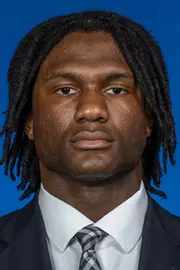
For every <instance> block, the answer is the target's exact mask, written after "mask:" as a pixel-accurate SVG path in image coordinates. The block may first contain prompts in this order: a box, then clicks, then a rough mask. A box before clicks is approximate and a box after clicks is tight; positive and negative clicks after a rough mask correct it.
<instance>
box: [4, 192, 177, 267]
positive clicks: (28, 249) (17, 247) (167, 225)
mask: <svg viewBox="0 0 180 270" xmlns="http://www.w3.org/2000/svg"><path fill="white" fill-rule="evenodd" d="M37 198H38V196H37V195H36V196H35V198H34V199H33V200H32V201H31V202H30V203H28V204H27V205H26V206H25V207H24V208H22V209H21V210H17V211H15V212H13V213H10V214H8V215H6V216H4V217H1V218H0V270H52V266H51V262H50V257H49V252H48V247H47V243H46V232H45V227H44V223H43V219H42V216H41V212H40V209H39V206H38V199H37ZM117 226H118V224H117ZM132 228H133V224H132ZM60 233H62V234H63V232H60ZM138 269H139V270H180V218H178V217H175V216H174V215H172V214H170V213H169V212H167V211H166V210H165V209H163V208H162V207H161V206H160V205H158V204H157V203H156V202H155V201H154V200H153V199H151V198H150V196H148V210H147V214H146V218H145V222H144V228H143V241H142V248H141V254H140V262H139V268H138ZM59 270H61V266H59ZM113 270H116V269H113ZM127 270H129V269H127Z"/></svg>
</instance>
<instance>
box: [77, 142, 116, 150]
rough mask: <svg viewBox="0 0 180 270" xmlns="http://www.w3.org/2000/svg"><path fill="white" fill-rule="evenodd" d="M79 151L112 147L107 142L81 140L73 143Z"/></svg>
mask: <svg viewBox="0 0 180 270" xmlns="http://www.w3.org/2000/svg"><path fill="white" fill-rule="evenodd" d="M73 145H74V146H75V147H76V148H79V149H87V150H90V149H94V150H95V149H104V148H107V147H109V146H110V145H111V142H108V141H105V140H80V141H76V142H74V143H73Z"/></svg>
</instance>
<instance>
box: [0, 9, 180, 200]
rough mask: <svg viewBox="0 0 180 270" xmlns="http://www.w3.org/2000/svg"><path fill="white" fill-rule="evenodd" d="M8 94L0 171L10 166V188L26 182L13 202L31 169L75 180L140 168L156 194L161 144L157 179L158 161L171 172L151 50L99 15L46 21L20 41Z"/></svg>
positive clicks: (166, 107)
mask: <svg viewBox="0 0 180 270" xmlns="http://www.w3.org/2000/svg"><path fill="white" fill-rule="evenodd" d="M9 89H10V92H9V107H8V111H7V118H6V122H5V125H4V128H3V130H2V132H1V135H3V134H5V137H6V138H5V144H4V155H3V160H2V163H5V172H6V174H7V173H8V170H10V173H11V178H12V179H14V178H15V176H14V174H13V169H14V167H15V165H17V169H18V173H17V175H18V176H19V175H20V174H21V176H22V183H21V184H20V186H19V188H20V189H25V188H26V187H27V186H26V185H27V184H28V183H29V187H27V189H26V191H25V193H24V196H22V198H24V197H25V196H28V195H29V194H31V193H32V192H34V191H36V190H37V188H38V187H39V183H40V172H39V161H40V166H41V168H42V167H44V168H48V169H49V170H52V171H54V172H57V173H63V174H65V175H66V174H69V175H72V176H74V177H76V178H77V179H79V181H81V178H82V179H84V177H83V176H86V177H85V178H86V179H87V181H91V175H92V176H93V175H95V176H97V177H100V178H99V180H98V181H101V179H104V177H105V178H108V176H109V175H111V174H115V173H120V174H126V173H128V171H131V170H132V169H133V168H134V167H135V166H137V164H138V163H140V162H142V166H143V180H144V183H145V186H146V188H147V189H148V190H149V191H151V192H154V193H159V194H161V195H163V193H161V192H160V191H157V190H155V189H153V188H152V186H151V181H152V180H153V181H154V183H155V185H156V186H157V187H159V184H160V177H161V167H160V162H159V151H160V147H161V146H163V162H164V171H165V172H166V162H167V155H168V154H169V156H170V160H171V163H172V164H174V158H173V155H174V151H175V147H176V134H175V130H174V120H173V117H172V114H171V102H170V98H169V89H168V79H167V74H166V69H165V65H164V62H163V59H162V56H161V52H160V49H159V47H158V45H157V43H156V42H155V41H154V40H153V38H152V37H151V36H150V34H149V33H147V32H146V31H145V30H144V29H143V28H142V27H141V26H140V25H138V24H136V23H134V22H132V21H131V20H129V19H126V18H124V17H121V16H120V15H117V14H115V13H111V12H104V11H98V12H95V11H94V12H93V11H88V12H83V13H78V14H70V15H68V16H63V17H56V18H54V19H52V20H49V21H48V22H45V23H43V24H41V25H39V26H37V27H36V28H34V29H33V30H32V31H31V32H30V33H29V34H28V35H27V36H26V37H25V38H24V39H23V40H22V42H21V43H20V45H19V47H18V49H17V50H16V52H15V55H14V57H13V59H12V61H11V65H10V68H9ZM83 132H86V133H84V134H83ZM94 132H96V133H94ZM13 133H15V137H14V141H13V143H12V145H11V144H10V143H11V137H12V135H13ZM92 134H93V135H92ZM83 136H84V137H83ZM86 136H91V139H92V136H95V137H96V138H95V139H96V141H95V142H94V148H93V147H92V143H91V145H87V142H84V144H83V138H85V137H86ZM103 136H104V137H103ZM80 139H81V143H79V140H80ZM100 140H101V141H100ZM98 143H99V145H98ZM16 162H18V163H17V164H16ZM88 177H89V178H88ZM89 179H90V180H89Z"/></svg>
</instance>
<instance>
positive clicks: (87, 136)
mask: <svg viewBox="0 0 180 270" xmlns="http://www.w3.org/2000/svg"><path fill="white" fill-rule="evenodd" d="M71 142H72V143H73V146H74V147H75V148H78V149H84V150H95V149H105V148H108V147H110V146H111V144H112V142H113V139H112V138H111V137H110V136H109V135H108V134H107V133H104V132H101V131H96V132H88V131H83V132H79V133H78V134H76V135H75V136H73V138H72V140H71Z"/></svg>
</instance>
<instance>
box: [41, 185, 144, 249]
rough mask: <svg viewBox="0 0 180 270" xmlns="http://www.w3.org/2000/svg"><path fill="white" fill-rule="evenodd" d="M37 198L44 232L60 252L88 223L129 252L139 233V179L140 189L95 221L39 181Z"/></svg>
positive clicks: (141, 212) (141, 205) (141, 193)
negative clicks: (49, 190)
mask: <svg viewBox="0 0 180 270" xmlns="http://www.w3.org/2000/svg"><path fill="white" fill-rule="evenodd" d="M38 200H39V206H40V209H41V213H42V216H43V220H44V223H45V228H46V232H47V235H48V237H49V238H50V239H51V241H53V242H54V244H55V245H56V246H57V247H58V248H59V249H60V251H61V252H64V250H65V249H66V247H67V245H68V243H69V241H70V240H71V239H72V237H73V236H74V235H75V234H76V233H77V232H78V231H79V230H81V229H82V228H83V227H85V226H88V225H90V224H94V225H95V226H98V227H99V228H101V229H103V230H104V231H105V232H107V233H108V234H109V235H110V236H112V237H113V239H115V240H116V242H117V243H118V244H119V245H120V247H121V248H122V249H123V251H124V252H125V253H128V252H130V251H131V250H132V249H133V248H134V247H135V245H136V244H137V242H138V241H139V239H140V237H141V234H142V228H143V224H144V218H145V214H146V211H147V205H148V198H147V194H146V191H145V188H144V184H143V181H142V182H141V185H140V189H139V190H138V191H137V192H136V193H135V194H134V195H133V196H132V197H130V198H129V199H128V200H126V201H125V202H124V203H122V204H121V205H119V206H117V207H116V208H115V209H113V210H112V211H111V212H109V213H108V214H106V215H105V216H104V217H102V218H101V219H100V220H99V221H97V222H96V223H94V222H93V221H92V220H90V219H89V218H87V217H86V216H85V215H83V214H82V213H81V212H79V211H78V210H77V209H75V208H74V207H72V206H70V205H68V204H67V203H65V202H64V201H62V200H59V199H57V198H56V197H54V196H52V195H51V194H50V193H48V192H47V191H46V190H45V189H44V187H43V184H42V183H41V188H40V192H39V198H38ZM102 244H103V243H102ZM101 247H103V246H102V245H101Z"/></svg>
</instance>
